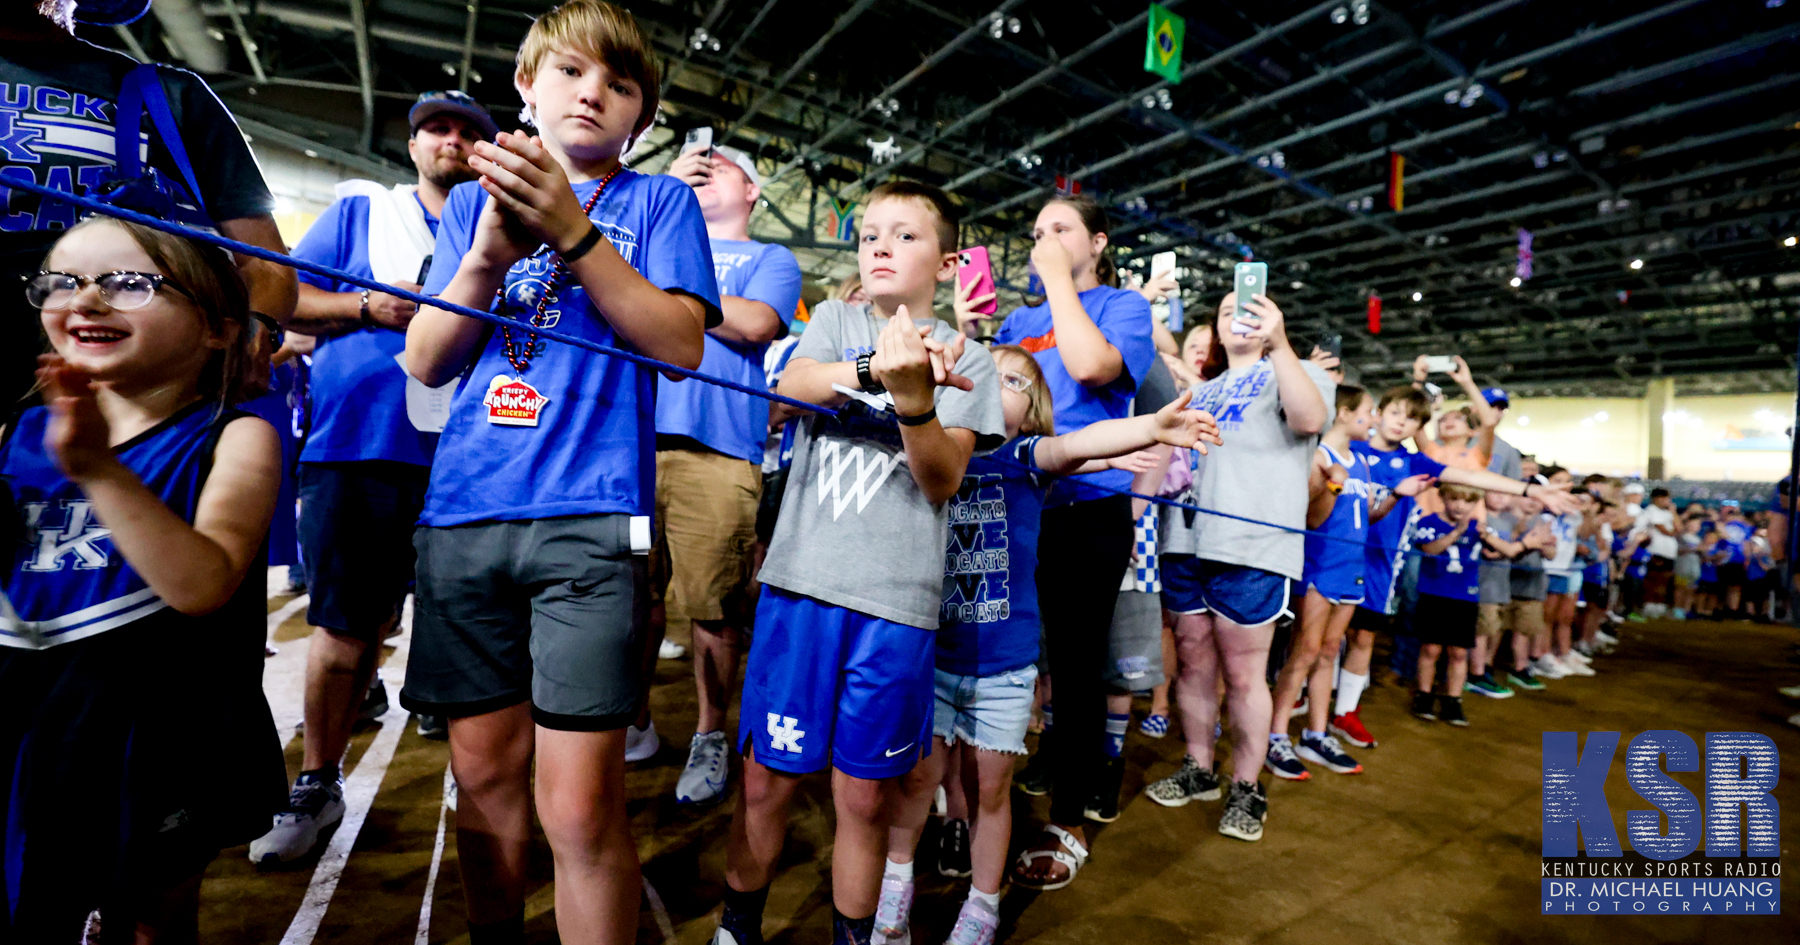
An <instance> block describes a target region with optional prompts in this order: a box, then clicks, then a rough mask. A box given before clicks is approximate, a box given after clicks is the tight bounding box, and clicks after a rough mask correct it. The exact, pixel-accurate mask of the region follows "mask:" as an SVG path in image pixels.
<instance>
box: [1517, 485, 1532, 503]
mask: <svg viewBox="0 0 1800 945" xmlns="http://www.w3.org/2000/svg"><path fill="white" fill-rule="evenodd" d="M1519 498H1521V499H1529V498H1531V483H1529V482H1528V483H1525V485H1524V486H1523V487H1522V488H1520V489H1519Z"/></svg>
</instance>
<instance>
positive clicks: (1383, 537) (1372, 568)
mask: <svg viewBox="0 0 1800 945" xmlns="http://www.w3.org/2000/svg"><path fill="white" fill-rule="evenodd" d="M1350 449H1351V451H1352V452H1354V453H1356V454H1357V455H1358V456H1362V457H1364V458H1366V459H1367V460H1368V462H1369V479H1370V481H1372V482H1373V483H1374V485H1375V486H1377V487H1379V488H1381V489H1386V490H1388V491H1390V492H1391V491H1393V488H1394V487H1395V486H1397V485H1399V484H1400V480H1402V479H1405V478H1407V477H1409V476H1420V475H1423V476H1436V475H1439V474H1440V473H1442V472H1443V471H1444V464H1443V463H1440V462H1438V461H1437V460H1435V459H1432V458H1431V457H1429V456H1426V455H1425V454H1424V453H1409V452H1407V451H1406V449H1405V448H1400V449H1392V450H1380V449H1376V448H1375V447H1373V446H1371V445H1369V444H1368V443H1367V442H1364V441H1362V440H1357V441H1353V442H1352V443H1351V444H1350ZM1418 516H1419V504H1418V503H1417V502H1415V501H1413V497H1412V496H1397V497H1395V499H1394V507H1393V508H1391V509H1389V510H1388V514H1387V515H1385V516H1383V517H1382V519H1381V520H1380V521H1378V522H1372V523H1370V525H1369V545H1368V561H1367V567H1366V568H1365V569H1364V571H1363V580H1364V590H1365V596H1364V597H1363V603H1362V605H1363V606H1364V607H1367V608H1368V609H1370V610H1373V611H1376V612H1378V613H1383V614H1385V613H1392V612H1393V606H1392V605H1393V597H1394V584H1395V582H1396V581H1398V580H1399V575H1400V566H1401V565H1402V564H1403V563H1405V554H1406V550H1407V549H1408V548H1410V547H1411V543H1410V542H1409V541H1408V540H1407V533H1408V532H1409V531H1411V529H1412V528H1413V526H1414V525H1415V524H1416V519H1417V518H1418Z"/></svg>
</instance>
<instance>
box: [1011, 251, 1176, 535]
mask: <svg viewBox="0 0 1800 945" xmlns="http://www.w3.org/2000/svg"><path fill="white" fill-rule="evenodd" d="M1081 307H1082V308H1083V309H1084V310H1086V311H1087V313H1088V317H1089V318H1091V319H1093V321H1094V326H1095V327H1097V328H1099V329H1100V334H1102V335H1105V336H1106V340H1107V342H1108V343H1110V344H1111V345H1112V346H1113V347H1115V348H1117V349H1119V354H1120V356H1121V357H1122V358H1123V359H1124V361H1125V370H1124V371H1123V372H1122V373H1121V374H1120V375H1119V376H1118V378H1117V379H1115V380H1114V381H1113V382H1112V383H1111V384H1107V385H1105V386H1103V387H1086V386H1083V385H1082V383H1081V382H1080V381H1077V380H1076V379H1075V378H1074V377H1072V376H1070V374H1069V369H1068V368H1066V367H1064V366H1063V359H1062V351H1061V350H1059V349H1058V348H1057V346H1056V324H1055V322H1054V321H1053V320H1052V319H1051V317H1050V303H1048V302H1045V303H1044V304H1042V305H1032V306H1027V307H1025V308H1020V309H1015V310H1013V313H1012V314H1010V315H1008V316H1006V321H1004V322H1001V323H1000V330H999V331H998V332H996V333H995V335H994V342H995V343H996V344H1003V345H1018V346H1020V347H1022V348H1024V349H1025V350H1027V351H1029V352H1031V354H1032V356H1033V357H1035V358H1037V363H1038V367H1039V368H1041V369H1042V370H1043V372H1044V380H1045V382H1046V383H1048V384H1049V386H1050V397H1051V400H1052V402H1053V403H1054V404H1055V405H1056V432H1057V433H1058V434H1063V433H1074V432H1075V431H1076V430H1079V429H1081V428H1082V427H1085V426H1087V425H1088V424H1090V423H1094V422H1096V421H1099V420H1115V419H1118V418H1120V417H1129V416H1131V400H1132V397H1133V396H1135V395H1136V393H1137V386H1138V383H1139V382H1141V381H1142V380H1143V379H1144V372H1146V371H1148V370H1149V369H1150V362H1151V361H1152V360H1154V359H1155V358H1156V344H1155V342H1153V341H1152V340H1151V335H1150V332H1151V324H1150V303H1149V302H1146V301H1144V297H1143V296H1141V295H1139V294H1137V293H1136V292H1132V291H1129V290H1126V289H1115V288H1113V287H1111V286H1104V285H1103V286H1096V287H1094V288H1092V289H1089V290H1087V291H1086V292H1083V293H1081ZM1083 483H1093V484H1095V485H1100V486H1106V487H1108V488H1111V489H1129V488H1131V473H1129V472H1126V471H1125V470H1123V469H1108V470H1105V471H1102V472H1096V473H1086V474H1084V475H1080V476H1071V477H1068V478H1066V479H1060V480H1058V481H1057V482H1056V484H1055V485H1054V486H1052V487H1051V489H1050V497H1049V499H1048V500H1047V503H1046V504H1048V505H1051V506H1057V505H1067V504H1069V503H1071V502H1081V501H1085V500H1088V499H1101V498H1105V497H1107V496H1109V495H1113V494H1114V493H1111V492H1105V491H1102V490H1099V489H1089V488H1084V487H1083V486H1082V484H1083Z"/></svg>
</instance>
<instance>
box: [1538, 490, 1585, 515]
mask: <svg viewBox="0 0 1800 945" xmlns="http://www.w3.org/2000/svg"><path fill="white" fill-rule="evenodd" d="M1538 488H1539V489H1542V490H1543V491H1542V492H1539V493H1538V494H1537V495H1536V496H1533V498H1535V499H1537V500H1538V501H1540V502H1542V503H1544V508H1546V509H1549V510H1550V511H1551V512H1554V513H1555V514H1557V515H1567V514H1568V513H1570V512H1573V511H1575V497H1574V496H1572V495H1570V494H1569V487H1568V486H1562V487H1560V488H1559V487H1557V486H1545V485H1539V486H1538Z"/></svg>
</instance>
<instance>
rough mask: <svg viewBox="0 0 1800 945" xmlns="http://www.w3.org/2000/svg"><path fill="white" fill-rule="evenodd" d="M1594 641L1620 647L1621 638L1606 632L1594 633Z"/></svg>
mask: <svg viewBox="0 0 1800 945" xmlns="http://www.w3.org/2000/svg"><path fill="white" fill-rule="evenodd" d="M1657 616H1661V615H1660V614H1658V615H1657ZM1594 639H1596V640H1599V641H1600V642H1601V643H1604V644H1606V645H1607V646H1618V645H1619V638H1618V637H1615V636H1613V635H1612V634H1610V633H1607V632H1606V631H1605V630H1600V631H1596V632H1595V633H1594Z"/></svg>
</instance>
